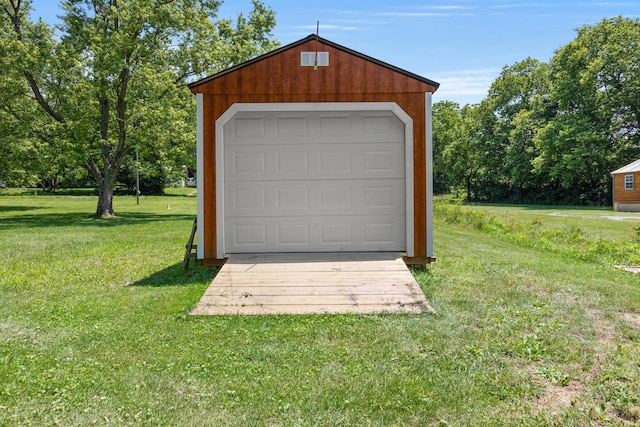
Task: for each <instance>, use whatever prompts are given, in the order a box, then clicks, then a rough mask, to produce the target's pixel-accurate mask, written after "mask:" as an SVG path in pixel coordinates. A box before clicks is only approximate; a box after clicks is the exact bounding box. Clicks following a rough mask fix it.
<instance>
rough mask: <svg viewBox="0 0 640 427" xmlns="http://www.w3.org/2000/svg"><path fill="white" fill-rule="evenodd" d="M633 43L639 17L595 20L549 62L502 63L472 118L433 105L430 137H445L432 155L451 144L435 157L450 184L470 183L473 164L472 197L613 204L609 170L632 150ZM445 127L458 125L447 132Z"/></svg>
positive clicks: (637, 82)
mask: <svg viewBox="0 0 640 427" xmlns="http://www.w3.org/2000/svg"><path fill="white" fill-rule="evenodd" d="M638 44H640V20H638V19H627V18H622V17H617V18H611V19H603V20H602V21H601V22H600V23H598V24H596V25H593V26H584V27H582V28H581V29H579V30H578V35H577V37H576V39H575V40H573V41H572V42H570V43H568V44H567V45H566V46H564V47H563V48H561V49H560V50H559V51H558V52H557V53H556V55H555V56H554V57H553V58H552V60H551V62H550V63H549V64H545V63H541V62H539V61H537V60H535V59H532V58H527V59H525V60H523V61H521V62H518V63H516V64H514V65H511V66H507V67H504V68H503V70H502V72H501V73H500V76H499V77H498V78H497V79H496V81H495V82H494V83H493V84H492V85H491V88H490V90H489V94H488V97H487V98H486V99H485V100H483V102H482V103H481V104H480V105H476V106H472V107H469V108H470V109H471V110H473V111H475V113H474V114H473V115H469V120H470V122H468V123H466V124H461V123H457V122H456V123H457V124H454V122H453V121H451V120H450V119H448V118H446V117H444V116H443V117H442V119H439V118H438V114H440V113H443V112H444V110H447V109H448V110H451V108H449V107H450V106H447V107H446V108H435V107H434V141H436V144H444V146H441V147H436V148H437V150H440V151H436V154H437V153H439V152H442V153H443V155H444V153H447V152H448V153H450V155H449V159H448V160H447V156H446V155H445V156H444V157H443V158H442V159H441V161H443V167H444V171H445V172H444V173H445V175H446V176H448V178H449V180H450V183H451V184H453V185H456V186H459V187H462V186H467V189H468V188H469V180H468V179H465V176H467V177H468V176H469V175H470V174H472V173H474V171H475V173H476V178H475V184H474V183H472V186H475V189H476V194H475V198H476V199H482V200H491V201H515V202H543V203H565V204H602V205H607V204H609V203H611V196H610V177H609V173H610V172H611V171H612V170H615V169H617V168H619V167H620V166H622V165H624V164H627V163H629V162H631V161H632V160H634V159H637V158H638V157H640V48H639V46H638ZM458 110H459V109H458ZM459 113H460V114H461V113H462V111H461V110H459ZM447 114H449V116H451V113H450V112H449V113H447ZM449 116H447V117H449ZM439 120H443V121H444V122H447V123H449V125H448V126H440V127H438V121H439ZM451 126H453V127H457V128H459V130H458V131H459V132H462V134H461V135H459V136H458V137H456V138H453V137H452V136H451V135H452V132H454V131H453V130H451V129H448V128H447V127H451ZM468 128H471V129H474V131H473V132H471V133H469V132H467V131H463V129H468ZM454 141H456V142H454ZM451 144H453V145H452V146H451V147H449V145H451ZM457 144H465V145H466V147H465V148H464V150H462V149H461V148H460V147H455V145H457ZM472 153H474V154H473V155H472ZM435 158H436V160H437V159H438V157H437V156H436V157H435ZM473 159H477V161H473ZM465 163H466V166H465ZM456 164H457V167H456ZM465 167H466V170H464V173H461V171H462V170H463V168H465ZM435 171H436V173H437V172H438V166H437V165H436V167H435ZM467 197H468V198H471V192H470V191H469V190H467Z"/></svg>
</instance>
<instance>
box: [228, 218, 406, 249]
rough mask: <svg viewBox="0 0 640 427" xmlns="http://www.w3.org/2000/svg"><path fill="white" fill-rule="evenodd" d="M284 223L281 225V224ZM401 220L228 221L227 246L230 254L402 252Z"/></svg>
mask: <svg viewBox="0 0 640 427" xmlns="http://www.w3.org/2000/svg"><path fill="white" fill-rule="evenodd" d="M283 220H284V221H283ZM403 220H404V217H403V216H396V215H383V216H366V215H364V216H359V215H356V216H333V217H324V218H322V220H321V221H318V222H314V221H311V222H310V221H309V218H308V217H296V216H288V217H284V218H278V217H268V218H260V219H257V218H252V217H249V218H230V219H228V222H227V228H226V230H227V231H226V239H227V243H228V244H229V245H230V246H231V247H233V248H234V252H233V253H251V252H329V251H331V252H333V251H347V252H357V251H402V250H404V249H405V242H404V237H403V233H404V228H403V227H402V226H400V225H399V224H400V223H401V222H402V221H403Z"/></svg>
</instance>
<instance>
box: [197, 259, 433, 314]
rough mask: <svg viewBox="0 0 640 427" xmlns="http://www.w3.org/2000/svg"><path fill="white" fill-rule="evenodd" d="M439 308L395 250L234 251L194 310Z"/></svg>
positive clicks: (392, 310) (396, 310) (388, 310)
mask: <svg viewBox="0 0 640 427" xmlns="http://www.w3.org/2000/svg"><path fill="white" fill-rule="evenodd" d="M424 312H433V309H432V307H431V305H430V304H429V302H428V301H427V300H426V298H425V296H424V293H423V292H422V290H421V289H420V286H419V285H418V283H417V282H416V280H415V279H414V277H413V276H412V275H411V272H410V271H409V269H408V268H407V266H406V265H405V263H404V261H403V260H402V255H400V254H394V253H373V254H371V253H363V254H270V255H233V256H230V257H229V260H228V261H227V263H226V264H225V265H224V266H223V267H222V268H221V269H220V271H219V272H218V274H217V275H216V277H215V278H214V280H213V282H212V283H211V285H210V286H209V288H208V289H207V290H206V292H205V293H204V295H203V296H202V299H201V300H200V302H199V303H198V304H197V305H196V307H195V308H194V309H193V311H192V312H191V314H193V315H224V314H313V313H316V314H320V313H360V314H369V313H424Z"/></svg>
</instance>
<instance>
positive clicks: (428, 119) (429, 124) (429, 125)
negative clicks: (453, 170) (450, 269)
mask: <svg viewBox="0 0 640 427" xmlns="http://www.w3.org/2000/svg"><path fill="white" fill-rule="evenodd" d="M431 96H432V95H431V92H426V93H425V107H426V108H425V125H426V129H425V130H426V132H425V133H426V138H425V139H426V141H425V144H426V155H425V157H426V163H427V164H426V171H425V173H426V175H427V194H426V197H427V200H426V207H427V224H426V225H427V257H430V258H433V136H432V133H433V120H432V109H433V108H432V107H433V104H432V99H431Z"/></svg>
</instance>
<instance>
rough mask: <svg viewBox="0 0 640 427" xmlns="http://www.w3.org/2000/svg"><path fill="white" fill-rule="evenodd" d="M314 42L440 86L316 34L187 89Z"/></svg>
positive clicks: (216, 74) (213, 75)
mask: <svg viewBox="0 0 640 427" xmlns="http://www.w3.org/2000/svg"><path fill="white" fill-rule="evenodd" d="M314 40H318V41H319V42H320V43H323V44H325V45H327V46H331V47H333V48H335V49H338V50H341V51H343V52H346V53H348V54H350V55H354V56H357V57H359V58H361V59H364V60H365V61H369V62H372V63H374V64H377V65H379V66H381V67H384V68H387V69H389V70H391V71H394V72H396V73H399V74H402V75H404V76H406V77H409V78H412V79H414V80H418V81H421V82H423V83H426V84H428V85H429V86H433V87H434V88H435V89H436V90H437V89H438V87H439V86H440V83H438V82H436V81H434V80H431V79H428V78H426V77H423V76H420V75H418V74H415V73H412V72H411V71H407V70H405V69H403V68H400V67H396V66H395V65H391V64H389V63H387V62H384V61H381V60H379V59H375V58H373V57H371V56H368V55H365V54H364V53H360V52H358V51H355V50H353V49H349V48H348V47H345V46H342V45H340V44H338V43H335V42H332V41H330V40H327V39H325V38H322V37H320V36H317V35H316V34H310V35H308V36H307V37H304V38H302V39H300V40H298V41H295V42H293V43H290V44H288V45H285V46H282V47H279V48H277V49H274V50H272V51H271V52H267V53H265V54H262V55H260V56H257V57H255V58H252V59H250V60H248V61H245V62H242V63H240V64H237V65H234V66H233V67H230V68H227V69H226V70H222V71H219V72H217V73H215V74H212V75H210V76H207V77H203V78H202V79H199V80H197V81H195V82H192V83H189V84H188V85H187V87H188V88H189V89H192V88H194V87H196V86H199V85H201V84H204V83H207V82H209V81H211V80H215V79H217V78H219V77H222V76H224V75H226V74H229V73H232V72H234V71H236V70H239V69H241V68H244V67H247V66H249V65H251V64H255V63H256V62H259V61H262V60H264V59H267V58H270V57H272V56H275V55H277V54H279V53H281V52H284V51H287V50H289V49H293V48H295V47H297V46H299V45H301V44H304V43H307V42H309V41H314Z"/></svg>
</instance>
